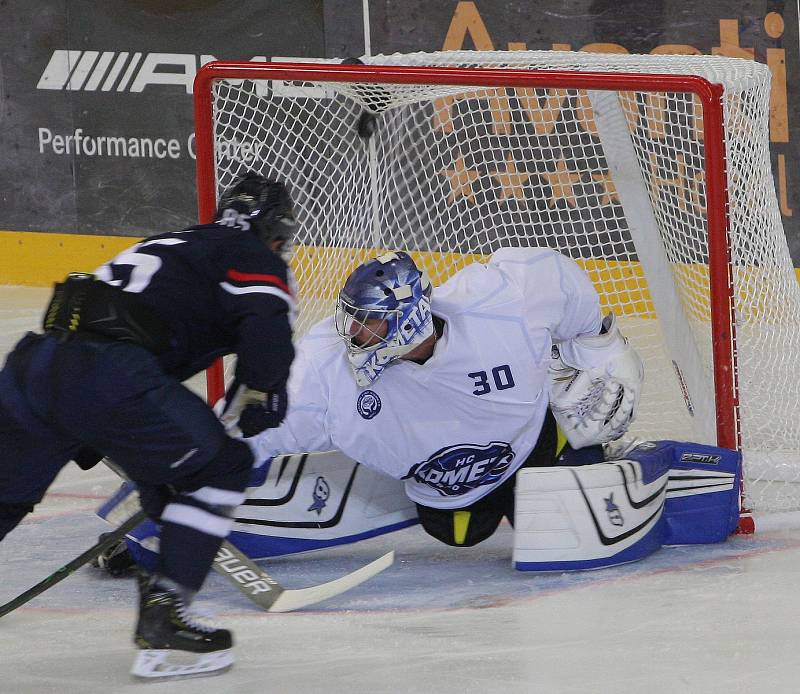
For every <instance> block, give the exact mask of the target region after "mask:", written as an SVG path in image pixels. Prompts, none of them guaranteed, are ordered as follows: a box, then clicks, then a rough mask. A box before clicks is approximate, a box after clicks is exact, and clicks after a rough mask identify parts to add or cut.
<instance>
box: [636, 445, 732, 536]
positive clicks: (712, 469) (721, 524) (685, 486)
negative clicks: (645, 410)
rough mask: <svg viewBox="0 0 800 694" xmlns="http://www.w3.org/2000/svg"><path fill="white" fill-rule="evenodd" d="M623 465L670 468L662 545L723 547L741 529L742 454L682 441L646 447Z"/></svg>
mask: <svg viewBox="0 0 800 694" xmlns="http://www.w3.org/2000/svg"><path fill="white" fill-rule="evenodd" d="M624 457H625V459H629V460H638V461H639V462H640V463H643V464H644V463H646V462H647V461H649V460H659V461H662V460H665V461H667V462H668V464H669V467H670V471H669V484H668V485H667V500H666V503H665V504H664V544H665V545H693V544H708V543H714V542H723V541H724V540H725V539H726V538H727V537H728V536H729V535H730V534H731V533H732V532H733V531H734V530H736V526H737V525H738V523H739V491H740V487H741V484H740V483H741V475H742V456H741V453H739V452H738V451H732V450H730V449H728V448H717V447H716V446H706V445H703V444H700V443H687V442H683V441H669V440H664V441H642V442H640V443H639V444H637V445H635V446H633V447H632V448H627V449H626V450H625V453H624Z"/></svg>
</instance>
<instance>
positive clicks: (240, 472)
mask: <svg viewBox="0 0 800 694" xmlns="http://www.w3.org/2000/svg"><path fill="white" fill-rule="evenodd" d="M252 466H253V454H252V452H251V451H250V447H249V446H248V445H247V444H246V443H243V442H242V441H239V440H238V439H231V438H227V439H226V440H225V444H224V445H223V447H222V449H221V450H220V452H219V453H218V454H217V455H216V456H215V457H214V458H213V460H211V461H210V462H209V464H208V465H206V466H205V467H204V468H203V470H201V471H200V472H199V473H197V474H195V475H193V476H192V478H191V482H192V486H193V487H198V485H202V486H199V488H194V489H190V490H181V489H179V490H177V493H176V494H175V496H173V498H172V500H171V501H170V503H168V504H167V505H166V507H165V508H164V511H163V512H162V514H161V520H162V521H163V522H165V523H174V524H176V525H183V526H187V527H189V528H193V529H194V530H197V531H199V532H202V533H205V534H207V535H214V536H215V537H226V536H227V535H228V533H229V532H230V529H231V527H232V526H233V516H234V512H235V511H236V508H237V507H238V506H240V505H241V504H242V503H243V502H244V499H245V494H244V490H245V488H246V487H247V483H248V482H249V480H250V473H251V470H252Z"/></svg>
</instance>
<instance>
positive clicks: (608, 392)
mask: <svg viewBox="0 0 800 694" xmlns="http://www.w3.org/2000/svg"><path fill="white" fill-rule="evenodd" d="M642 379H643V369H642V364H641V360H640V359H639V357H638V355H637V353H636V351H635V350H634V349H633V347H632V346H631V345H629V344H628V342H627V341H626V340H625V338H624V337H623V336H622V335H621V333H620V331H619V328H618V326H617V324H616V320H615V318H614V316H613V315H610V316H606V317H605V318H602V319H601V312H600V307H599V299H598V296H597V293H596V292H595V290H594V288H593V286H592V285H591V283H590V282H589V280H588V278H587V277H586V275H585V274H584V273H583V271H582V270H581V269H580V268H579V267H578V266H577V264H575V263H574V262H573V261H572V260H570V259H568V258H566V257H564V256H563V255H560V254H559V253H556V252H555V251H551V250H547V249H526V248H514V249H501V250H500V251H498V252H497V253H495V254H494V255H493V256H492V257H491V259H490V260H489V262H488V263H486V264H482V263H474V264H472V265H470V266H468V267H467V268H465V269H464V270H462V271H460V272H458V273H457V274H455V275H454V276H453V277H452V278H451V279H450V280H448V281H447V282H446V283H445V284H444V285H442V286H440V287H438V288H433V286H432V284H431V282H430V280H429V279H428V277H427V275H426V274H425V272H424V270H423V269H421V268H419V267H418V266H417V265H416V263H415V262H414V261H413V259H412V258H411V257H410V256H409V255H407V254H405V253H401V252H397V253H388V254H385V255H382V256H380V257H378V258H375V259H373V260H370V261H369V262H367V263H364V264H362V265H360V266H358V267H357V268H355V270H353V272H352V273H351V274H350V276H349V278H348V279H347V281H346V282H345V284H344V286H343V288H342V290H341V292H340V294H339V296H338V299H337V303H336V310H335V314H334V315H333V316H332V317H330V318H328V319H325V320H323V321H321V322H320V323H318V324H317V325H316V326H315V327H314V328H312V330H311V331H310V332H309V333H308V334H307V335H306V336H305V337H304V338H303V339H302V340H301V342H300V344H299V346H298V357H297V360H296V362H295V364H294V366H293V369H292V375H291V377H290V379H289V393H290V405H289V408H288V412H287V417H286V420H285V421H284V422H283V423H282V424H281V425H280V426H279V427H277V428H275V429H270V430H268V431H265V432H264V433H262V434H260V435H258V436H256V437H253V438H249V439H246V440H247V441H248V442H249V443H250V444H251V445H252V446H253V447H254V448H255V450H256V459H257V460H258V461H263V462H262V464H260V465H258V466H257V468H256V471H255V475H254V479H253V480H251V487H253V488H251V490H250V498H249V499H248V501H247V502H246V503H245V504H244V505H243V506H241V507H240V508H239V509H238V510H237V512H236V516H237V518H238V519H240V520H241V521H242V523H241V524H238V525H237V526H236V529H235V531H234V532H233V533H232V535H231V541H232V543H234V544H236V545H237V546H238V547H239V548H240V549H241V550H243V551H244V552H246V553H247V554H248V555H249V556H251V557H269V556H276V555H281V554H288V553H293V552H298V551H304V550H308V549H318V548H321V547H327V546H333V545H337V544H343V543H347V542H354V541H357V540H359V539H363V538H366V537H372V536H374V535H377V534H381V533H385V532H390V531H392V530H396V529H399V528H403V527H407V526H408V525H409V524H412V523H414V522H415V521H416V520H419V522H420V523H421V524H422V526H423V528H424V529H425V530H426V532H428V533H429V534H430V535H431V536H433V537H434V538H436V539H437V540H439V541H441V542H444V543H446V544H449V545H453V546H472V545H476V544H478V543H479V542H481V541H483V540H484V539H486V538H488V537H489V536H490V535H492V534H493V533H494V531H495V529H496V528H497V527H498V525H499V523H500V522H501V520H502V519H503V518H504V517H505V518H507V519H508V520H509V521H510V522H511V523H515V522H516V521H515V506H516V503H515V497H516V498H519V497H520V496H521V495H522V496H523V497H524V499H526V501H525V504H524V509H523V510H524V511H525V514H526V515H525V516H524V518H525V520H524V525H525V527H526V529H527V530H526V534H518V533H515V537H516V536H519V538H520V539H519V540H517V539H515V548H514V551H515V556H517V555H519V557H521V558H520V559H519V560H515V565H516V566H517V568H520V569H522V570H545V569H546V568H547V567H548V566H550V565H551V564H552V565H553V566H554V567H555V566H563V567H564V568H582V566H583V565H582V562H584V561H586V562H588V565H587V568H588V566H591V567H597V566H602V565H611V564H613V563H615V562H617V561H629V560H630V558H629V557H631V556H633V555H636V557H637V558H639V557H641V556H644V555H645V554H646V553H647V552H650V551H653V549H656V548H657V547H658V546H660V543H661V539H662V536H663V537H667V536H664V533H663V528H664V524H665V523H666V520H662V517H663V516H664V514H663V511H664V509H665V508H666V509H667V510H669V509H670V508H672V507H673V506H676V505H677V506H680V503H679V502H676V503H675V504H673V503H672V502H670V503H667V496H666V489H667V482H666V480H667V479H668V477H670V475H672V473H671V472H669V471H670V470H681V465H684V463H683V462H682V461H681V458H680V455H678V457H677V458H676V459H675V460H673V457H674V456H673V451H674V450H675V447H672V448H670V447H669V446H666V445H663V446H662V445H658V446H655V447H654V448H653V449H652V451H650V450H649V449H647V448H646V447H645V446H643V447H641V448H638V449H637V450H636V456H637V458H636V459H635V461H634V462H631V463H630V464H626V465H623V466H622V467H620V465H622V462H621V461H617V460H614V461H613V462H612V463H610V464H609V463H607V462H604V461H605V460H606V456H605V455H604V451H603V449H602V446H601V444H603V443H607V442H612V441H614V440H615V439H617V438H618V437H620V436H622V435H623V434H624V433H625V432H626V431H627V429H628V427H629V426H630V424H631V422H632V421H633V419H634V416H635V412H636V407H637V403H638V398H639V393H640V390H641V385H642ZM556 422H558V423H559V424H560V427H561V429H562V431H563V433H564V434H565V436H566V439H567V443H566V444H564V442H563V440H562V445H561V446H559V443H558V437H557V428H556ZM686 446H688V448H685V449H681V451H682V453H681V455H683V453H686V454H687V455H689V453H688V452H692V451H693V453H692V455H697V456H700V457H701V458H702V456H703V455H706V454H707V451H706V450H705V449H704V450H699V449H700V448H702V447H694V448H692V445H691V444H686ZM287 451H292V452H293V453H292V454H290V455H286V454H285V452H287ZM311 451H323V452H322V453H315V454H313V455H309V453H310V452H311ZM727 453H730V452H727ZM714 455H716V454H714ZM614 457H615V458H619V457H620V456H619V455H615V456H614ZM712 457H713V456H712ZM355 460H358V461H359V463H360V464H356V463H355V462H354V461H355ZM578 464H588V465H587V467H586V472H585V473H583V472H581V471H579V470H578V468H577V467H573V466H575V465H578ZM598 464H599V465H600V466H601V471H603V470H604V471H605V472H604V473H602V474H601V473H594V472H593V468H594V466H596V465H598ZM603 466H606V467H603ZM612 466H613V467H612ZM733 467H734V468H735V464H734V465H733ZM562 469H563V470H566V471H567V474H568V475H569V478H568V480H567V481H566V482H564V480H563V479H561V478H559V482H558V484H557V485H556V486H557V488H558V489H556V490H551V491H553V493H554V494H555V493H556V491H558V494H561V491H564V493H566V494H568V495H569V494H572V492H574V494H572V496H571V497H570V503H569V504H568V506H567V508H568V510H569V513H568V515H569V514H574V515H575V517H576V518H580V519H584V520H585V519H588V520H586V522H583V520H581V524H580V527H581V528H583V529H584V530H585V533H586V534H585V537H584V536H583V535H582V536H581V537H582V538H583V543H581V542H578V543H577V544H576V543H575V542H573V545H572V546H573V547H581V546H582V547H583V549H582V550H580V551H577V550H576V552H577V553H576V554H573V555H569V554H568V553H567V554H565V553H563V552H562V553H561V554H560V555H559V559H552V557H550V558H549V559H548V560H547V561H545V560H541V561H540V560H539V559H538V558H536V557H538V556H539V555H538V554H531V553H530V552H528V551H527V550H531V551H534V550H538V546H537V545H536V544H535V543H532V540H531V538H533V537H535V533H534V534H531V532H530V531H531V522H532V521H531V515H530V513H529V511H530V507H531V504H530V503H529V501H530V495H531V494H534V495H536V494H538V493H539V491H540V486H541V485H543V484H544V485H545V488H547V485H548V484H549V483H550V482H552V480H553V479H554V478H553V476H552V475H550V476H548V475H546V474H542V475H539V474H537V473H539V472H542V473H547V472H548V471H553V470H562ZM718 469H719V468H718ZM576 470H578V472H577V473H576V474H577V481H573V482H570V481H569V480H574V479H575V478H574V477H573V472H574V471H576ZM523 471H524V472H525V474H524V476H523V474H522V473H523ZM623 473H624V474H625V476H623ZM693 474H695V473H693ZM696 474H700V475H701V477H703V479H705V477H704V473H696ZM730 474H732V473H730V471H729V470H726V472H725V477H724V484H725V485H727V486H726V487H725V489H726V492H725V493H726V494H727V496H725V502H724V503H722V505H721V507H724V509H728V506H729V505H730V503H735V498H734V499H733V502H731V501H730V493H731V492H730V490H731V489H733V488H734V486H735V485H733V484H732V483H731V484H729V483H730ZM674 476H675V479H678V478H685V477H686V473H684V472H678V473H675V475H674ZM584 477H585V478H586V479H584ZM523 480H524V483H521V481H523ZM598 480H599V482H598ZM654 480H655V481H656V482H655V485H654V486H651V482H653V481H654ZM581 485H582V486H581ZM586 485H588V488H590V489H593V490H595V491H593V492H592V493H591V494H590V495H589V496H590V497H591V496H592V495H595V496H596V495H597V494H600V493H603V494H604V495H605V496H604V497H603V498H612V502H609V505H610V506H613V505H615V506H616V511H615V513H616V516H615V517H616V518H617V519H619V518H622V519H623V525H622V526H620V527H622V530H621V531H619V532H623V533H627V532H628V530H629V529H630V527H632V526H631V525H630V523H634V521H635V520H636V519H638V518H639V517H640V515H641V514H643V513H646V515H645V516H644V518H645V520H647V523H644V524H642V527H641V528H640V534H641V535H642V537H639V535H638V534H636V533H633V534H630V535H628V537H627V538H626V540H625V542H622V541H620V542H618V543H613V544H614V545H615V549H618V550H619V556H617V553H615V552H613V551H606V550H603V551H600V552H599V553H598V552H597V551H596V547H595V546H596V545H598V543H599V545H600V546H601V547H602V546H604V545H603V544H602V541H601V540H598V539H597V536H596V535H594V534H593V533H595V530H594V525H593V521H592V520H591V519H592V518H593V516H592V514H593V513H594V514H597V513H598V512H597V509H595V508H594V506H587V505H581V504H580V503H577V502H576V503H573V502H574V501H575V499H577V500H578V501H580V500H581V499H582V498H583V497H582V496H581V495H582V492H581V491H580V490H581V489H584V488H585V487H586ZM642 485H644V486H642ZM670 485H671V486H674V485H673V484H672V482H670ZM562 487H563V490H562V489H561V488H562ZM701 487H702V489H703V490H705V491H708V490H712V491H719V490H721V488H719V487H717V486H716V482H714V483H713V484H706V485H695V486H694V487H693V489H695V488H697V489H699V488H701ZM656 492H658V493H656ZM548 493H549V492H548ZM696 493H698V492H693V494H696ZM575 495H577V496H575ZM684 495H685V494H684ZM651 497H652V498H651ZM734 497H735V494H734ZM628 498H633V499H634V502H633V504H632V505H631V506H632V509H628V508H627V507H626V505H625V503H626V500H627V499H628ZM644 499H647V500H648V501H647V503H645V504H642V503H641V502H642V500H644ZM387 500H388V501H387ZM614 500H616V501H614ZM717 501H718V500H717ZM556 502H558V504H562V503H565V502H562V501H561V500H560V496H557V497H551V498H548V499H547V501H546V503H556ZM598 503H599V502H598ZM603 509H604V507H603ZM603 509H601V515H603V517H605V514H606V511H605V510H603ZM726 513H727V510H723V515H725V514H726ZM692 517H694V516H692ZM725 518H726V519H727V518H728V516H727V515H725ZM537 522H538V521H537ZM703 523H705V521H703ZM636 524H637V523H634V525H636ZM726 524H727V520H726V521H725V522H724V523H723V525H725V526H726V527H727V525H726ZM152 532H153V531H152V529H151V531H149V533H150V534H152ZM616 532H618V526H616V525H613V524H612V525H611V527H610V528H609V529H607V530H606V537H613V536H615V533H616ZM148 537H149V534H148V533H147V532H145V533H143V534H141V533H140V534H139V536H138V538H137V540H136V541H131V548H132V551H133V552H135V553H137V556H138V557H140V560H141V561H148V557H147V554H148V550H147V547H148V546H151V545H152V543H151V542H150V541H149V540H148ZM708 537H709V536H708V535H701V534H694V535H692V534H691V533H683V534H675V533H672V534H671V535H669V536H668V537H667V539H668V540H669V541H670V542H683V541H685V542H702V541H718V540H717V539H713V540H709V539H707V538H708ZM715 537H716V536H715ZM704 538H705V539H704ZM640 540H641V541H640ZM519 543H522V544H519ZM630 547H633V549H630ZM620 557H621V558H620ZM558 562H563V563H561V564H559V563H558ZM534 567H536V568H534Z"/></svg>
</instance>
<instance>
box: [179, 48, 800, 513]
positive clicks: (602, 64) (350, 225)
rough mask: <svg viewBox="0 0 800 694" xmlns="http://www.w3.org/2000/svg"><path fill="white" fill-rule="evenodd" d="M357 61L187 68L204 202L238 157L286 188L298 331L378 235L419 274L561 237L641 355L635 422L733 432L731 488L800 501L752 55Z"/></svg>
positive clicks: (781, 294)
mask: <svg viewBox="0 0 800 694" xmlns="http://www.w3.org/2000/svg"><path fill="white" fill-rule="evenodd" d="M363 61H364V63H366V65H364V66H360V65H327V64H307V65H303V64H284V65H282V64H279V63H262V64H256V63H231V64H228V63H215V64H211V65H208V66H206V67H205V68H204V69H203V70H201V71H200V73H199V74H198V79H197V81H196V92H195V104H196V118H197V161H198V172H199V173H198V184H199V188H200V209H201V217H202V218H204V221H207V220H208V219H209V217H210V215H211V214H213V210H214V207H215V203H216V199H217V196H218V193H219V191H220V190H221V189H223V188H225V187H226V186H228V185H229V184H230V183H231V182H232V181H233V180H234V178H235V177H236V176H237V175H239V174H241V173H242V172H243V171H244V170H247V169H252V170H256V171H259V172H260V173H263V174H264V175H267V176H270V177H274V178H278V179H280V180H283V181H286V182H287V183H288V185H289V186H290V188H291V191H292V195H293V197H294V200H295V202H296V205H297V211H298V217H299V219H300V221H301V231H300V233H299V235H298V237H297V246H296V252H295V255H294V258H293V261H292V263H293V269H294V272H295V275H296V278H297V280H298V284H299V290H300V292H299V295H300V300H301V301H300V312H299V318H298V321H297V323H296V326H295V327H296V333H297V335H298V336H300V335H302V334H303V333H304V332H305V330H307V329H308V327H309V326H310V325H312V324H313V323H314V322H315V321H317V320H319V319H321V318H323V317H326V316H328V315H330V314H331V313H332V310H333V302H334V299H335V296H336V293H337V292H338V290H339V288H340V287H341V285H342V283H343V281H344V279H345V277H346V276H347V274H348V273H349V271H350V270H351V269H352V268H353V267H354V266H355V265H357V264H358V263H359V262H362V261H363V260H365V259H367V258H369V257H372V256H374V255H375V254H377V253H378V252H379V251H381V250H383V249H404V250H407V251H409V252H410V253H412V255H413V256H414V257H415V259H416V260H417V261H418V262H420V263H421V264H423V265H424V266H425V267H426V268H427V270H428V271H429V272H430V274H431V275H432V278H433V281H434V283H435V284H439V283H441V282H443V281H444V280H445V279H447V278H448V277H449V276H451V275H452V274H453V273H454V272H456V271H457V270H459V269H460V268H462V267H464V266H465V265H467V264H468V263H471V262H474V261H476V260H482V259H486V258H487V257H488V256H489V255H490V254H491V253H492V252H493V251H495V250H496V249H497V248H499V247H501V246H548V247H551V248H554V249H557V250H558V251H560V252H562V253H564V254H566V255H568V256H570V257H572V258H573V259H575V260H576V261H577V262H578V263H579V264H580V265H581V266H582V267H583V268H584V269H585V270H586V272H587V273H588V275H589V276H590V278H591V279H592V281H593V282H594V284H595V286H596V287H597V289H598V291H599V293H600V295H601V298H602V302H603V306H604V309H605V310H613V311H614V312H615V313H616V314H617V316H618V317H619V321H620V326H621V329H622V331H623V332H624V334H625V335H626V336H628V338H629V339H630V341H631V343H632V344H634V345H635V347H636V348H637V350H638V351H639V352H640V354H641V355H642V357H643V359H644V361H645V368H646V383H645V386H644V390H643V394H642V403H641V408H640V412H639V415H638V418H637V421H636V423H635V425H634V428H633V430H632V432H631V433H632V434H634V435H636V436H640V437H644V438H660V439H663V438H674V439H679V440H690V441H697V442H701V443H711V444H717V443H718V444H719V445H724V446H728V447H732V448H740V449H741V450H742V451H743V453H744V460H745V480H746V482H745V490H746V492H745V493H746V505H747V506H749V507H750V508H752V509H753V510H754V511H755V512H757V513H760V512H768V511H795V510H800V412H798V409H800V373H799V372H800V344H798V341H799V340H800V330H799V328H800V292H798V285H797V280H796V277H795V273H794V268H793V266H792V261H791V258H790V256H789V251H788V247H787V243H786V239H785V236H784V232H783V228H782V224H781V218H780V213H779V210H778V205H777V200H776V195H775V190H774V186H773V181H772V175H771V167H770V157H769V139H768V130H769V124H768V111H769V88H770V76H769V71H768V68H767V67H766V66H764V65H761V64H758V63H755V62H753V61H746V60H739V59H732V58H723V57H709V56H633V55H606V54H589V53H570V52H545V51H542V52H447V53H416V54H406V55H392V56H375V57H372V58H364V59H363ZM337 62H338V61H337ZM454 68H459V69H454Z"/></svg>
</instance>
